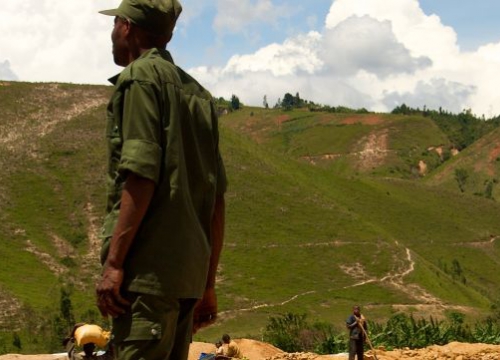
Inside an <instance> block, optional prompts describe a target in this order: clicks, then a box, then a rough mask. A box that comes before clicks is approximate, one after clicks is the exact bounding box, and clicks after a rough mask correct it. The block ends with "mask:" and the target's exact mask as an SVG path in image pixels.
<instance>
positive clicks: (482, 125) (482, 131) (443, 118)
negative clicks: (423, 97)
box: [392, 104, 500, 150]
mask: <svg viewBox="0 0 500 360" xmlns="http://www.w3.org/2000/svg"><path fill="white" fill-rule="evenodd" d="M392 114H402V115H422V116H426V117H430V118H431V119H432V120H433V121H434V122H435V123H436V124H437V125H438V126H439V128H440V129H441V130H442V131H443V132H444V133H445V134H446V135H447V136H448V138H449V139H450V141H451V142H452V144H453V145H454V147H455V148H457V149H459V150H463V149H465V148H466V147H468V146H469V145H471V144H472V143H474V142H475V141H476V140H478V139H480V138H481V137H483V136H484V135H486V134H487V133H489V132H490V131H492V130H493V129H495V128H497V127H498V126H499V125H500V117H495V118H492V119H489V120H485V119H484V118H478V117H476V116H475V115H474V114H472V112H471V110H470V109H466V110H464V111H463V112H461V113H460V114H452V113H450V112H447V111H445V110H443V109H442V108H439V110H438V111H436V110H428V109H426V108H425V107H424V109H423V110H420V109H419V108H416V109H413V108H411V107H408V106H407V105H406V104H402V105H400V106H397V107H396V108H394V110H392Z"/></svg>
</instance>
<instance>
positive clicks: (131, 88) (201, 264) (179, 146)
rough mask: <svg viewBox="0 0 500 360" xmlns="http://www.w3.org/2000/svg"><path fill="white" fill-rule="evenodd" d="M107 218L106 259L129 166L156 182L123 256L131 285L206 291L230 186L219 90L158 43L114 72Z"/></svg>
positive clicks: (190, 294) (157, 291) (177, 292)
mask: <svg viewBox="0 0 500 360" xmlns="http://www.w3.org/2000/svg"><path fill="white" fill-rule="evenodd" d="M110 81H111V82H113V83H114V84H115V92H114V94H113V95H112V97H111V100H110V102H109V105H108V116H107V131H106V135H107V142H108V153H109V154H108V159H109V163H108V174H107V200H108V202H107V217H106V219H105V222H104V226H103V234H102V236H103V239H104V241H103V247H102V251H101V261H102V262H104V261H105V260H106V257H107V253H108V250H109V240H110V237H111V236H112V234H113V230H114V227H115V225H116V222H117V219H118V214H119V211H120V199H121V192H122V188H123V185H124V182H125V179H126V177H127V173H128V172H133V173H135V174H137V175H139V176H141V177H144V178H147V179H150V180H152V181H154V182H155V184H156V189H155V193H154V195H153V199H152V201H151V203H150V206H149V208H148V211H147V213H146V215H145V217H144V219H143V221H142V223H141V226H140V228H139V231H138V233H137V235H136V237H135V239H134V242H133V244H132V247H131V248H130V250H129V253H128V255H127V258H126V260H125V263H124V272H125V279H124V287H125V289H127V290H129V291H134V292H140V293H145V294H152V295H160V296H164V295H166V296H174V297H176V298H199V297H201V296H202V294H203V290H204V288H205V283H206V276H207V271H208V265H209V259H210V253H211V239H210V228H211V219H212V214H213V209H214V204H215V197H216V195H217V194H222V193H224V191H225V187H226V179H225V171H224V166H223V163H222V160H221V157H220V153H219V134H218V125H217V115H216V111H215V107H214V104H213V101H212V97H211V95H210V93H209V92H208V91H206V90H205V89H204V88H203V87H202V86H201V85H200V84H199V83H198V82H196V81H195V80H194V79H193V78H192V77H190V76H189V75H188V74H186V73H185V72H184V71H183V70H182V69H180V68H178V67H176V66H175V65H174V63H173V60H172V58H171V56H170V54H169V53H168V51H166V50H160V49H151V50H148V51H147V52H146V53H144V54H142V56H141V57H139V58H138V59H136V60H135V61H134V62H132V63H131V64H130V65H129V66H127V67H126V68H125V69H124V70H123V71H122V72H121V73H120V74H119V75H117V76H116V77H114V78H112V79H110Z"/></svg>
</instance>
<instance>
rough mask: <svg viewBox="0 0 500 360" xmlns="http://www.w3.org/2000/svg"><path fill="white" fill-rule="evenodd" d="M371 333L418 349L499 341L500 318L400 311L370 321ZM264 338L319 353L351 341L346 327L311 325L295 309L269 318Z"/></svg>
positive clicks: (394, 345) (376, 339) (388, 343)
mask: <svg viewBox="0 0 500 360" xmlns="http://www.w3.org/2000/svg"><path fill="white" fill-rule="evenodd" d="M305 334H307V335H306V336H305ZM368 336H369V338H370V341H371V342H372V344H373V346H375V347H377V346H383V347H385V348H386V349H403V348H410V349H418V348H424V347H427V346H430V345H446V344H448V343H450V342H453V341H460V342H471V343H476V342H481V343H487V344H500V322H498V321H494V320H493V319H491V318H486V319H485V320H483V321H477V322H476V323H475V324H474V325H473V326H470V325H468V324H465V315H464V314H462V313H458V312H451V313H450V314H448V321H444V320H443V321H438V320H435V319H434V318H432V317H430V318H429V320H426V319H424V318H419V319H416V318H415V317H413V315H407V314H403V313H399V314H395V315H393V316H392V317H391V318H390V319H388V320H387V322H385V323H377V322H373V321H369V322H368ZM305 339H307V340H308V341H305ZM264 340H265V341H268V342H270V343H271V344H273V345H274V346H276V347H278V348H280V349H282V350H285V351H287V352H298V351H316V352H317V353H319V354H335V353H339V352H343V351H345V350H346V347H347V341H348V340H347V336H346V330H343V331H340V332H339V331H338V330H335V328H334V327H333V326H332V325H329V324H326V323H316V324H314V325H310V324H309V322H308V321H307V319H306V316H305V315H296V314H292V313H289V314H286V315H281V317H278V318H276V317H275V318H270V319H269V323H268V325H267V327H266V332H265V333H264ZM288 349H289V350H288Z"/></svg>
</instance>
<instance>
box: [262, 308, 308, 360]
mask: <svg viewBox="0 0 500 360" xmlns="http://www.w3.org/2000/svg"><path fill="white" fill-rule="evenodd" d="M307 328H308V324H307V322H306V315H305V314H302V315H297V314H292V313H288V314H283V315H280V316H272V317H270V318H269V323H268V324H267V325H266V330H265V331H264V336H263V339H264V341H266V342H269V343H271V344H273V345H275V346H277V347H278V348H280V349H281V350H284V351H286V352H297V351H301V350H302V349H303V344H301V335H302V334H303V332H304V331H305V330H306V329H307Z"/></svg>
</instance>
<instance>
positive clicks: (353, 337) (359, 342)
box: [346, 305, 368, 360]
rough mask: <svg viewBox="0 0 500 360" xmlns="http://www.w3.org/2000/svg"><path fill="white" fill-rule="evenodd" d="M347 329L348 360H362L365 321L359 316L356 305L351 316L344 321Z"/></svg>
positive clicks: (358, 308) (358, 309) (365, 329)
mask: <svg viewBox="0 0 500 360" xmlns="http://www.w3.org/2000/svg"><path fill="white" fill-rule="evenodd" d="M346 326H347V329H349V360H354V359H355V357H356V356H357V360H363V358H364V343H365V341H366V331H367V330H368V327H367V325H366V319H365V317H364V316H363V315H362V314H361V309H360V307H359V306H358V305H356V306H354V307H353V308H352V314H351V315H350V316H349V317H348V318H347V320H346Z"/></svg>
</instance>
